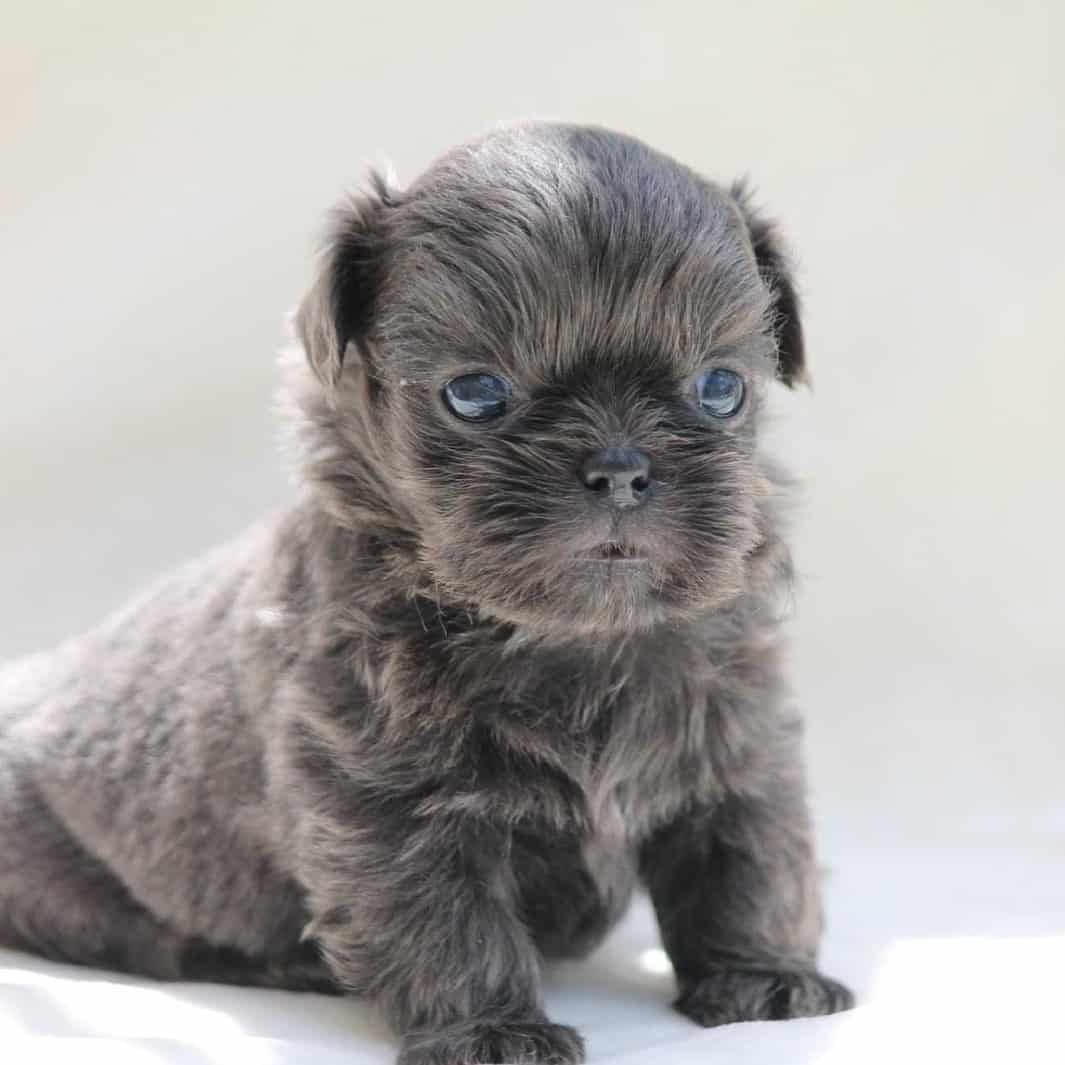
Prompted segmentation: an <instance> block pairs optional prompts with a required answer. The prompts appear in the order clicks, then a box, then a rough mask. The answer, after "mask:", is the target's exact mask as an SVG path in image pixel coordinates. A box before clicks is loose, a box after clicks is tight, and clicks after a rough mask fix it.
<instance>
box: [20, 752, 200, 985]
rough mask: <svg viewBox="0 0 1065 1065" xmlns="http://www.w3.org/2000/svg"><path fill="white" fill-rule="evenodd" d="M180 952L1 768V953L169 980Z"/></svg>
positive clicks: (180, 942) (178, 939)
mask: <svg viewBox="0 0 1065 1065" xmlns="http://www.w3.org/2000/svg"><path fill="white" fill-rule="evenodd" d="M184 945H185V941H184V937H182V936H180V935H178V934H177V933H175V932H174V931H173V930H171V929H169V928H167V927H166V925H164V924H163V923H162V922H161V921H159V920H157V919H156V918H155V917H153V916H152V915H151V914H150V913H148V911H147V910H145V909H144V907H142V906H141V905H140V904H139V903H138V902H137V901H136V900H135V899H133V898H132V897H131V896H130V894H129V892H128V891H127V890H126V889H125V887H123V885H122V884H121V883H120V882H119V881H118V880H117V879H116V878H115V877H114V875H113V874H112V873H111V872H110V871H109V870H108V869H107V868H106V867H105V866H104V865H103V864H102V863H101V862H99V861H98V860H97V859H96V858H94V857H93V856H92V855H91V854H89V853H88V852H87V851H86V850H85V849H84V848H83V847H82V846H81V845H80V844H79V843H78V842H77V841H76V840H74V839H73V838H71V836H70V835H69V833H68V832H67V831H66V829H65V828H64V827H63V825H62V824H60V823H59V821H58V820H57V819H56V818H55V816H54V815H53V814H52V812H51V810H49V808H48V806H47V804H45V803H44V802H42V801H41V799H40V798H39V797H38V796H37V795H36V794H34V792H33V790H32V789H31V788H29V787H27V786H25V785H22V784H17V783H16V782H15V780H14V774H13V773H12V772H11V770H10V769H7V770H5V769H4V768H3V767H0V946H5V947H11V948H13V949H16V950H25V951H29V952H32V953H34V954H40V955H43V956H44V957H46V958H51V959H53V960H55V961H64V962H71V963H74V964H78V965H91V966H95V967H98V968H104V969H116V970H121V971H124V972H130V973H135V974H137V975H141V976H149V977H154V978H155V979H159V980H174V979H178V978H179V977H180V972H181V955H182V950H183V947H184Z"/></svg>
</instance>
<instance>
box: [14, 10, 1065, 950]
mask: <svg viewBox="0 0 1065 1065" xmlns="http://www.w3.org/2000/svg"><path fill="white" fill-rule="evenodd" d="M295 10H296V9H295V8H294V7H293V5H291V4H289V3H275V2H263V0H255V2H250V0H228V2H227V3H225V4H224V5H213V4H206V3H192V4H186V5H181V6H180V8H179V7H178V6H177V5H156V4H148V5H145V4H138V3H132V2H121V0H105V2H101V3H98V4H94V5H86V4H82V3H65V4H64V3H56V2H54V0H48V2H44V3H40V4H34V5H26V6H23V7H22V8H21V9H20V10H19V11H18V13H17V15H16V14H14V13H13V12H12V13H11V14H9V17H8V18H7V19H5V29H4V34H3V39H2V40H0V69H2V70H3V71H4V73H3V75H2V78H3V81H2V83H0V101H2V102H0V154H2V159H3V164H2V173H3V178H2V180H0V292H2V293H3V313H2V315H0V381H2V384H0V396H2V405H0V657H4V656H7V655H13V654H16V653H20V652H23V651H28V650H32V649H36V648H39V647H44V646H47V645H48V644H49V643H51V642H53V641H55V640H57V639H59V638H61V637H63V636H66V635H70V634H73V633H75V632H77V631H78V630H80V629H81V628H83V627H85V626H86V625H87V624H89V623H91V622H92V621H94V620H95V619H97V618H98V617H99V616H100V615H101V614H102V613H103V612H104V611H106V610H107V609H109V608H110V607H112V606H114V605H116V604H118V603H119V602H120V601H121V600H122V599H123V598H124V597H125V596H126V595H127V594H128V593H129V592H131V591H132V590H133V589H134V588H136V587H137V586H138V585H140V584H141V583H142V582H143V581H144V580H145V579H146V578H147V577H149V576H151V575H153V574H155V573H157V572H159V571H160V570H162V569H165V568H167V567H170V566H172V565H173V564H175V563H177V562H179V561H181V560H182V559H184V558H186V557H187V556H189V555H191V554H193V553H195V552H198V551H200V550H201V549H203V548H205V547H207V546H208V545H209V544H211V543H213V542H215V541H216V540H218V539H220V538H222V537H224V536H228V535H230V534H233V533H235V532H237V531H239V529H240V528H241V527H242V526H243V525H244V524H245V523H247V522H248V521H250V520H251V519H253V518H254V517H255V516H256V515H258V514H260V513H262V512H263V511H264V510H266V509H269V508H272V507H274V506H277V505H280V504H281V503H282V502H283V501H284V499H285V498H286V497H287V494H288V492H289V491H290V489H289V488H288V486H287V485H286V484H285V482H284V479H283V477H282V474H281V472H280V467H279V463H278V461H277V456H276V447H275V435H276V434H275V426H274V422H273V417H272V413H271V410H270V404H271V397H272V391H273V386H274V353H275V351H276V349H277V347H278V344H279V341H280V337H281V320H282V315H283V313H284V312H285V310H286V309H287V308H289V307H290V306H291V305H292V304H293V303H294V302H295V301H296V300H297V298H298V297H299V295H300V292H301V289H302V287H303V285H304V284H305V283H306V281H307V279H308V276H309V271H310V262H311V253H312V250H313V247H314V244H315V236H316V233H317V231H318V227H319V224H320V220H321V216H322V212H323V210H324V209H325V208H326V207H327V206H328V205H329V204H330V203H331V202H332V201H333V200H334V199H335V198H336V197H337V196H338V194H340V192H341V191H342V190H344V189H345V188H350V187H352V186H354V185H356V184H357V183H358V182H359V181H360V180H361V178H362V176H363V175H364V173H365V170H366V167H367V166H368V165H371V164H375V163H380V162H382V161H384V160H391V161H392V162H394V164H395V166H396V169H397V171H398V173H399V176H400V178H401V179H404V178H409V177H412V176H413V175H414V174H416V173H417V172H418V170H420V169H421V168H422V167H423V166H424V165H425V164H426V163H427V162H428V161H429V160H430V159H431V158H432V157H433V156H434V155H435V154H437V153H438V152H440V151H442V150H443V149H444V148H446V147H447V146H449V145H450V144H452V143H454V142H456V141H458V140H461V139H464V138H467V137H469V136H472V135H475V134H476V133H478V132H479V131H481V130H482V129H484V128H485V127H486V126H488V125H489V124H491V123H492V122H494V121H496V120H499V119H511V118H520V117H527V116H538V117H555V118H563V119H567V120H574V121H588V122H596V123H600V124H604V125H608V126H613V127H617V128H619V129H623V130H625V131H628V132H631V133H633V134H636V135H638V136H641V137H643V138H645V139H646V140H648V141H650V142H651V143H652V144H654V145H656V146H657V147H659V148H661V149H664V150H666V151H668V152H670V153H672V154H674V155H676V156H678V157H679V158H681V159H682V160H684V161H685V162H687V163H689V164H691V165H692V166H694V167H695V168H697V169H699V170H701V171H703V172H705V173H707V174H709V175H712V176H715V177H718V178H722V179H730V178H732V177H734V176H737V175H739V174H743V173H748V174H750V175H751V177H752V179H753V181H754V183H755V184H756V186H757V187H758V189H759V190H760V198H761V200H762V201H763V202H764V203H765V204H766V205H767V206H768V208H769V209H770V210H771V212H772V213H774V214H775V215H777V216H778V217H779V218H780V219H781V220H782V222H783V225H784V229H785V232H786V234H787V235H788V236H789V238H790V240H791V242H792V243H793V245H794V247H795V249H796V251H797V253H798V258H799V262H800V267H801V281H802V287H803V291H804V293H805V297H806V307H807V318H806V323H807V330H808V337H809V351H810V359H811V366H812V370H813V375H814V381H815V387H814V389H813V391H812V392H810V393H807V394H802V395H800V396H797V397H786V396H783V395H782V396H781V397H780V408H781V419H780V421H779V424H778V426H777V428H776V431H775V432H776V439H777V445H776V446H777V447H778V448H779V449H780V450H781V451H783V452H785V453H786V454H787V455H789V456H790V457H791V459H792V462H793V465H794V466H795V467H796V468H797V469H798V471H799V472H800V473H801V474H802V476H803V479H804V481H805V483H806V493H805V502H804V505H803V508H802V511H801V521H800V526H799V530H798V538H797V555H798V562H799V568H800V571H801V573H802V575H803V586H802V588H801V590H800V594H799V612H798V617H797V619H796V624H795V663H796V680H797V684H796V687H797V693H798V696H799V698H800V699H801V701H802V703H803V705H804V706H805V708H806V710H807V714H808V718H809V730H810V732H809V734H810V739H809V749H810V757H811V764H812V773H813V781H814V786H815V791H816V796H817V802H818V812H819V817H820V820H821V823H822V829H823V835H824V838H825V840H826V845H825V850H826V854H827V855H828V857H829V859H830V860H832V862H833V863H834V864H837V865H838V864H839V860H837V859H838V858H839V856H841V855H845V854H846V853H849V851H848V848H853V847H856V846H858V845H859V844H860V845H862V846H863V847H868V846H873V847H879V846H882V847H884V848H887V847H893V846H899V845H901V844H904V843H905V844H907V845H911V846H912V845H917V844H927V845H929V846H942V845H944V844H946V843H950V844H952V845H955V844H958V845H964V846H965V847H967V848H970V849H975V851H976V852H977V853H980V851H981V849H982V848H983V849H986V853H988V854H989V855H990V854H991V853H992V848H994V847H999V846H1002V845H1004V844H1005V843H1007V842H1008V843H1010V844H1016V845H1024V846H1026V847H1028V848H1029V850H1030V851H1039V852H1040V853H1041V855H1042V857H1043V858H1048V859H1049V858H1051V857H1053V856H1054V855H1055V854H1056V855H1057V856H1058V858H1060V856H1061V849H1062V846H1063V845H1065V778H1063V774H1062V771H1061V760H1062V751H1063V750H1065V664H1063V655H1062V645H1063V642H1065V641H1063V636H1065V625H1063V622H1062V611H1063V606H1065V551H1063V550H1062V545H1063V544H1065V486H1063V483H1062V482H1063V476H1062V467H1063V459H1065V431H1063V428H1062V419H1061V415H1060V412H1059V406H1060V403H1061V401H1062V397H1065V343H1063V339H1062V336H1063V333H1062V324H1061V307H1062V297H1063V295H1065V251H1063V247H1065V244H1063V242H1062V234H1063V233H1065V194H1063V191H1062V190H1063V189H1065V133H1063V125H1062V115H1063V105H1065V74H1063V69H1065V68H1063V65H1062V63H1061V59H1060V51H1059V49H1060V42H1061V41H1062V40H1063V39H1065V5H1062V4H1060V3H1055V2H1053V0H1046V2H1045V3H1024V2H1016V3H1010V4H998V3H988V2H985V3H972V2H962V0H939V2H937V3H935V4H924V3H916V2H908V3H893V4H881V5H872V4H858V3H853V4H846V3H840V2H824V3H804V4H788V5H783V4H781V5H768V4H759V3H754V4H748V5H739V4H731V3H729V4H725V3H707V2H698V3H697V2H695V0H692V2H690V3H679V2H671V0H662V2H659V3H655V4H647V3H643V4H633V3H622V2H618V0H614V2H609V3H608V2H587V3H574V2H572V0H569V2H565V3H562V2H558V0H543V2H541V3H538V4H536V5H527V6H525V5H511V4H501V3H494V2H490V0H484V2H466V3H458V4H428V3H427V4H424V5H409V4H408V5H387V4H381V3H372V4H371V3H350V2H342V0H331V2H323V3H309V4H306V5H301V6H300V8H299V12H300V13H299V15H298V16H296V15H294V14H293V12H294V11H295ZM883 890H884V891H885V892H887V893H890V892H891V891H893V890H895V887H894V886H893V885H892V884H891V883H890V878H889V879H888V883H886V884H884V885H883ZM970 931H979V929H975V930H974V929H970Z"/></svg>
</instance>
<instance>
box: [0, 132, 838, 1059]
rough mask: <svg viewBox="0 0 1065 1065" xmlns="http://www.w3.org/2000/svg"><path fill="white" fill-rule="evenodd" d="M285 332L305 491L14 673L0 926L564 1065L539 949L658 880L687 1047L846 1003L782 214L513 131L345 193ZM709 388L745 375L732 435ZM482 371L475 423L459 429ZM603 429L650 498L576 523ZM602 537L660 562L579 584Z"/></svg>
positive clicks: (601, 139)
mask: <svg viewBox="0 0 1065 1065" xmlns="http://www.w3.org/2000/svg"><path fill="white" fill-rule="evenodd" d="M297 324H298V329H299V332H300V336H301V339H302V342H303V344H302V347H303V352H301V353H300V354H299V355H298V357H293V356H291V355H290V356H289V357H288V358H287V360H286V364H285V396H286V405H287V418H288V424H289V426H290V428H291V436H292V438H291V445H292V449H293V455H294V458H295V461H296V463H297V465H298V468H299V469H300V471H301V475H302V478H303V482H304V484H305V487H306V491H305V493H304V496H303V498H302V499H301V501H300V502H299V503H298V505H296V506H295V507H293V508H292V509H291V510H290V511H288V512H286V513H284V514H281V515H279V516H278V517H276V518H275V519H273V520H272V521H270V522H268V523H266V524H264V525H263V526H262V527H260V528H258V529H255V530H253V531H252V532H250V533H248V534H247V535H246V536H245V537H244V538H242V539H241V540H239V541H238V542H237V543H235V544H233V545H231V546H229V547H226V548H223V549H221V550H219V551H217V552H215V553H214V554H211V555H209V556H208V557H206V558H205V559H203V560H201V561H199V562H197V563H195V564H194V565H192V566H190V567H189V568H187V569H185V570H183V571H181V572H179V573H177V574H175V575H173V576H171V577H169V578H167V579H165V580H163V581H162V582H160V583H159V584H157V585H156V586H155V587H154V588H152V589H150V590H149V591H148V592H147V593H146V594H145V595H144V596H142V597H141V598H140V599H138V600H137V601H136V602H134V603H132V604H131V605H129V606H128V607H127V608H126V609H124V610H123V611H121V612H120V613H119V614H118V615H116V616H115V617H113V618H111V619H110V620H108V621H106V622H105V623H104V624H103V625H102V626H100V627H99V628H97V629H96V630H94V631H93V632H90V633H89V634H88V635H86V636H84V637H82V638H80V639H78V640H74V641H72V642H70V643H68V644H66V645H64V646H62V647H60V648H59V649H57V650H55V651H52V652H50V653H47V654H44V655H41V656H37V657H35V658H31V659H27V660H24V661H21V662H17V663H14V664H13V665H11V666H9V667H7V669H6V670H5V671H4V672H2V673H0V722H2V729H0V942H3V943H5V944H8V945H13V946H17V947H22V948H25V949H28V950H33V951H37V952H40V953H42V954H45V955H48V956H50V957H54V958H60V959H65V960H68V961H74V962H80V963H85V964H90V965H104V966H113V967H117V968H121V969H125V970H129V971H132V972H135V973H140V974H144V975H147V976H152V977H157V978H160V979H179V978H202V979H213V980H226V981H235V982H240V983H257V984H264V985H278V986H288V987H317V988H333V989H336V990H342V991H345V992H350V993H353V994H358V995H366V996H371V997H373V998H374V999H376V1000H377V1001H378V1002H379V1003H380V1004H381V1006H382V1008H383V1009H384V1010H385V1012H386V1014H387V1016H388V1017H389V1019H390V1021H391V1023H392V1024H393V1025H394V1027H395V1029H396V1031H397V1033H398V1034H399V1036H400V1038H401V1040H402V1049H401V1055H400V1060H401V1061H402V1062H404V1063H406V1065H415V1063H417V1065H429V1063H438V1065H451V1063H465V1062H486V1061H500V1060H506V1061H521V1062H575V1061H579V1060H581V1059H582V1054H583V1050H582V1044H581V1040H580V1037H579V1036H578V1035H577V1034H576V1033H575V1032H573V1031H572V1030H571V1029H568V1028H564V1027H562V1026H558V1025H553V1024H551V1023H550V1022H549V1021H548V1020H547V1018H546V1017H545V1016H544V1012H543V1002H542V996H541V988H540V962H541V957H542V956H579V955H581V954H584V953H586V952H587V951H589V950H590V949H592V948H593V947H594V946H595V944H596V943H598V942H599V941H600V939H601V938H602V936H603V935H604V934H605V933H606V931H607V930H608V929H609V928H610V926H611V925H612V924H613V923H615V922H616V921H617V920H618V918H619V917H620V916H621V914H622V913H623V912H624V909H625V906H626V904H627V902H628V899H629V896H630V894H631V891H632V890H633V888H634V886H635V885H636V884H637V883H642V884H644V885H645V886H646V887H647V888H648V890H649V891H650V893H651V896H652V899H653V902H654V905H655V908H656V911H657V914H658V918H659V922H660V926H661V929H662V935H663V941H664V944H665V946H666V948H667V950H668V951H669V953H670V956H671V958H672V960H673V963H674V967H675V969H676V973H677V979H678V984H679V988H680V998H679V999H678V1002H677V1006H678V1008H679V1009H681V1010H682V1011H683V1012H685V1013H686V1014H688V1015H689V1016H691V1017H692V1018H693V1019H695V1020H696V1021H698V1022H699V1023H702V1024H715V1023H723V1022H726V1021H734V1020H744V1019H758V1018H772V1017H791V1016H804V1015H810V1014H817V1013H827V1012H832V1011H834V1010H837V1009H841V1008H844V1007H846V1006H847V1005H848V1004H849V1003H850V995H849V992H847V991H846V989H844V988H842V987H841V986H840V985H838V984H836V983H834V982H833V981H830V980H828V979H826V978H825V977H822V976H820V975H819V974H818V973H817V972H816V970H815V968H814V964H815V956H816V951H817V944H818V939H819V935H820V924H821V916H820V908H819V901H818V892H817V878H816V873H815V866H814V855H813V847H812V843H811V838H810V829H809V822H808V816H807V811H806V800H805V793H804V792H805V788H804V782H803V773H802V766H801V759H800V753H799V743H800V725H799V721H798V719H797V718H796V716H795V714H794V712H793V711H792V710H791V709H790V707H789V705H788V703H787V700H786V698H785V697H784V691H783V684H782V680H781V674H780V664H779V660H780V651H779V634H778V614H779V606H780V600H781V597H782V595H783V594H784V593H785V592H786V590H787V584H788V578H789V572H790V571H789V563H788V556H787V551H786V548H785V545H784V543H783V540H782V535H783V534H782V522H781V517H780V509H781V501H782V500H783V498H784V496H785V494H786V492H785V489H786V484H785V482H784V479H783V478H782V477H781V476H780V474H779V473H778V472H777V471H776V470H775V469H774V468H773V467H772V466H771V465H770V464H769V463H768V462H767V460H766V459H765V458H764V457H763V456H762V455H761V454H760V452H759V450H758V446H757V431H756V430H757V423H758V420H759V416H760V415H759V408H760V407H761V406H762V403H763V394H764V391H765V389H766V388H767V387H768V386H769V382H770V381H771V379H772V378H773V377H774V376H776V377H778V378H780V379H781V380H783V381H784V382H785V383H789V384H790V383H792V382H793V381H795V380H798V379H800V378H801V376H802V373H803V365H804V363H803V350H802V331H801V325H800V322H799V318H798V305H797V301H796V298H795V292H794V288H793V286H792V284H791V281H790V278H789V274H788V270H787V265H786V261H785V259H784V257H783V255H782V254H781V252H780V249H779V246H778V244H777V241H776V237H775V234H774V232H773V230H772V227H771V226H769V225H768V224H767V223H766V222H765V221H764V220H763V219H761V218H759V217H758V216H757V215H756V214H754V213H753V212H752V210H751V208H750V206H749V204H748V203H747V201H746V197H745V195H744V193H743V191H742V190H741V189H738V188H734V189H732V190H723V189H721V188H719V187H717V186H715V185H713V184H711V183H708V182H706V181H704V180H702V179H701V178H699V177H698V176H696V175H695V174H693V173H692V172H691V171H689V170H687V169H686V168H684V167H682V166H680V165H679V164H677V163H675V162H673V161H671V160H669V159H666V158H665V157H663V156H661V155H658V154H657V153H655V152H653V151H651V150H650V149H649V148H647V147H645V146H643V145H641V144H640V143H638V142H636V141H633V140H631V139H629V138H625V137H622V136H619V135H616V134H612V133H608V132H605V131H601V130H595V129H585V128H577V127H567V126H553V125H531V126H523V127H517V128H512V129H508V130H503V131H499V132H496V133H493V134H491V135H489V136H487V137H485V138H483V139H481V140H480V141H477V142H475V143H473V144H470V145H466V146H464V147H461V148H458V149H456V150H455V151H453V152H451V153H450V154H448V155H447V156H445V157H444V158H443V159H442V160H440V161H439V162H438V163H437V164H436V165H435V166H434V167H432V168H431V169H430V170H429V171H428V172H427V173H426V174H425V175H424V176H423V177H422V178H421V179H420V180H418V181H417V182H416V183H415V184H414V185H413V186H412V187H411V188H409V189H407V190H405V191H403V192H397V191H394V190H390V189H388V188H386V187H385V186H384V185H383V183H381V182H378V183H377V184H376V186H375V188H374V189H373V190H372V191H371V192H370V193H368V194H366V195H365V196H362V197H360V198H358V199H356V200H354V201H352V202H350V203H348V204H345V205H344V206H343V207H341V208H340V209H339V210H338V211H337V212H336V214H335V217H334V221H333V225H332V228H331V231H330V236H329V240H328V242H327V246H326V249H325V252H324V256H323V261H322V267H321V275H320V278H319V280H318V281H317V283H316V284H315V286H314V288H313V289H312V291H311V292H310V294H309V295H308V297H307V298H306V300H305V301H304V303H303V306H302V307H301V310H300V312H299V314H298V316H297ZM304 354H305V355H306V359H304V357H303V355H304ZM707 365H724V366H727V367H731V368H733V369H736V370H738V371H740V372H742V374H743V375H744V376H745V378H746V381H747V386H748V402H747V405H746V407H745V409H744V411H743V412H742V413H741V414H740V415H739V416H738V417H737V418H736V419H734V420H733V421H731V422H729V423H727V424H711V419H709V418H708V417H707V416H706V415H704V414H702V413H701V412H700V411H699V410H698V409H697V408H696V406H695V405H694V404H693V402H692V400H691V387H692V380H693V378H694V375H696V374H697V372H698V371H699V370H700V369H701V368H703V367H705V366H707ZM470 370H490V371H492V372H496V373H500V374H503V375H504V376H506V377H507V378H508V379H509V380H510V382H511V383H512V385H513V387H514V404H513V406H512V408H511V410H510V411H508V413H507V414H506V415H505V416H504V418H503V419H502V420H501V421H500V422H499V423H497V424H492V425H485V426H480V425H477V426H473V425H469V424H464V423H461V422H459V421H457V420H456V419H454V418H453V417H452V416H451V415H450V414H449V413H448V412H447V411H446V410H445V408H444V406H443V404H442V402H441V400H440V389H441V387H442V386H443V384H444V383H445V382H446V381H447V380H448V379H449V378H451V377H453V376H455V375H456V374H459V373H463V372H468V371H470ZM608 445H619V446H630V445H631V446H638V447H639V448H641V449H642V450H643V451H644V452H646V454H647V455H649V456H650V457H651V460H652V463H653V473H652V476H653V481H652V497H651V499H650V502H649V503H648V504H647V505H644V506H641V507H639V508H635V509H633V510H631V511H626V512H624V513H623V514H622V513H619V512H617V511H615V510H612V509H611V508H610V507H606V506H598V505H595V504H594V502H591V501H589V499H588V498H587V492H586V491H585V490H584V489H583V488H582V486H581V484H580V483H579V481H578V479H577V478H576V476H574V471H575V470H576V469H577V468H578V467H579V465H580V463H581V461H582V458H583V457H584V456H585V455H586V454H587V453H588V452H589V451H590V450H592V449H595V448H599V447H606V446H608ZM618 537H624V538H625V540H626V541H627V542H628V543H630V544H633V545H635V547H636V548H637V549H639V550H641V551H643V552H645V553H646V554H647V555H648V557H649V561H648V562H647V564H646V566H645V567H644V568H642V569H638V570H636V569H634V570H632V571H631V572H630V571H627V570H623V569H622V568H621V567H620V566H619V567H617V568H615V567H614V566H612V565H611V566H606V567H604V565H602V564H598V565H592V566H589V565H587V564H585V563H583V562H581V561H580V559H579V556H580V555H581V554H582V553H584V552H588V551H591V550H593V549H595V548H596V547H597V545H602V544H603V543H604V542H605V541H607V540H616V539H617V538H618Z"/></svg>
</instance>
